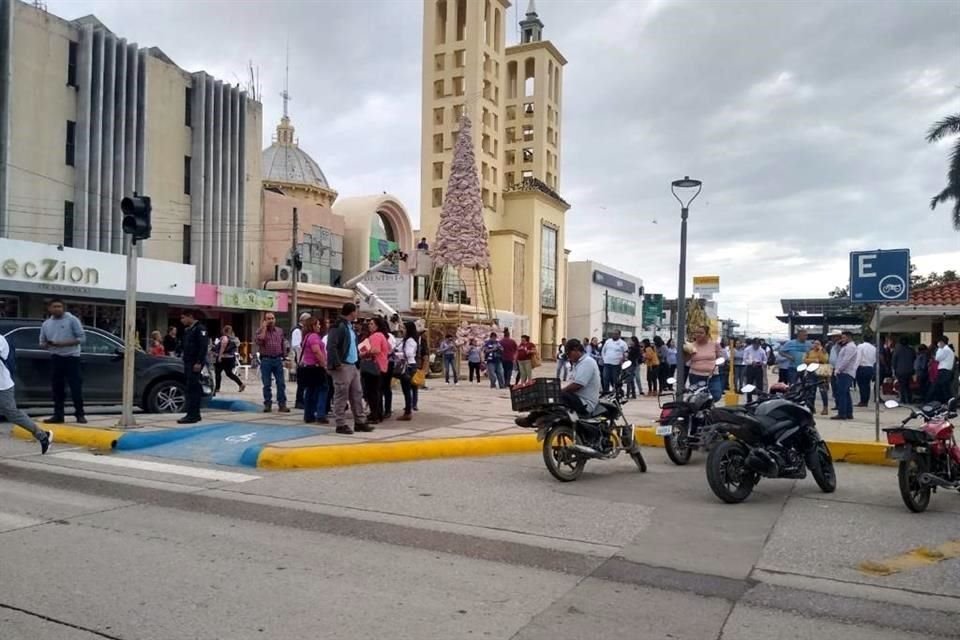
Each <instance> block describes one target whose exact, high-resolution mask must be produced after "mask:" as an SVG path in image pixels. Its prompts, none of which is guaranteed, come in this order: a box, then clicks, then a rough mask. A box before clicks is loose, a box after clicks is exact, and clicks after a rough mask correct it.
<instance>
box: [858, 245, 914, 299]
mask: <svg viewBox="0 0 960 640" xmlns="http://www.w3.org/2000/svg"><path fill="white" fill-rule="evenodd" d="M909 299H910V250H909V249H886V250H877V251H852V252H850V301H851V302H856V303H869V302H907V301H908V300H909Z"/></svg>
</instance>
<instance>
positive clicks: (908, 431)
mask: <svg viewBox="0 0 960 640" xmlns="http://www.w3.org/2000/svg"><path fill="white" fill-rule="evenodd" d="M957 402H958V401H957V398H951V399H950V401H949V402H948V403H947V404H945V405H944V404H941V403H939V402H930V403H927V404H925V405H923V406H922V407H919V408H917V409H913V410H911V411H910V415H908V416H907V417H906V418H904V419H903V421H902V422H901V423H900V426H899V427H891V428H889V429H884V430H883V431H884V433H886V434H887V444H890V445H892V448H891V449H889V450H888V451H887V457H889V458H891V459H893V460H897V461H899V465H898V469H897V480H898V482H899V484H900V497H901V498H902V499H903V503H904V504H905V505H907V508H908V509H910V511H913V512H914V513H921V512H922V511H926V509H927V506H929V504H930V494H931V493H934V492H936V490H937V489H938V488H939V489H950V490H960V446H958V445H957V440H956V437H955V436H954V432H953V425H952V424H951V423H950V420H952V419H953V418H956V417H957ZM884 405H885V406H886V407H887V408H888V409H896V408H897V407H899V406H900V403H899V402H897V401H896V400H887V401H886V402H885V403H884ZM917 418H920V419H921V420H923V425H922V426H921V427H920V428H919V429H914V428H911V427H908V426H907V424H909V423H910V422H911V421H913V420H916V419H917Z"/></svg>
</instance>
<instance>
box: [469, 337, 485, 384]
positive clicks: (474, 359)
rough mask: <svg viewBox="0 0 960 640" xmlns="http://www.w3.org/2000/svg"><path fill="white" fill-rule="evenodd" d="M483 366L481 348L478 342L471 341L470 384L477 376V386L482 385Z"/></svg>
mask: <svg viewBox="0 0 960 640" xmlns="http://www.w3.org/2000/svg"><path fill="white" fill-rule="evenodd" d="M482 365H483V352H482V349H481V348H480V345H478V344H477V341H476V340H470V346H469V347H468V349H467V366H468V367H469V368H470V371H469V374H470V378H469V380H470V382H473V377H474V375H476V377H477V384H480V371H481V369H482Z"/></svg>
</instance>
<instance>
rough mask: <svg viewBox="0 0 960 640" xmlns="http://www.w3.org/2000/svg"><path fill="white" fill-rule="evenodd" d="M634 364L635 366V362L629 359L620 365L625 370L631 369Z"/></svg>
mask: <svg viewBox="0 0 960 640" xmlns="http://www.w3.org/2000/svg"><path fill="white" fill-rule="evenodd" d="M632 366H633V363H632V362H630V361H629V360H627V361H626V362H624V363H623V364H622V365H620V368H621V369H623V370H624V371H626V370H627V369H629V368H630V367H632Z"/></svg>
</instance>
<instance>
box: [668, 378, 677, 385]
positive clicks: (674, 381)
mask: <svg viewBox="0 0 960 640" xmlns="http://www.w3.org/2000/svg"><path fill="white" fill-rule="evenodd" d="M667 384H669V385H674V384H677V379H676V378H667Z"/></svg>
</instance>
